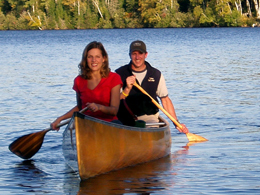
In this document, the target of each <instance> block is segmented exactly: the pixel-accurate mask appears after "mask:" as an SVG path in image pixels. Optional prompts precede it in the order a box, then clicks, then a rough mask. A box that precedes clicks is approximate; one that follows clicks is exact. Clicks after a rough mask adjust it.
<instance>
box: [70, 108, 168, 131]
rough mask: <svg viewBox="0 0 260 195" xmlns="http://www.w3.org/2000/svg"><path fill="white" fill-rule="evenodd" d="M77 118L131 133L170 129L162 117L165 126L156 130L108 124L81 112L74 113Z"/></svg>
mask: <svg viewBox="0 0 260 195" xmlns="http://www.w3.org/2000/svg"><path fill="white" fill-rule="evenodd" d="M75 117H79V118H82V119H88V120H91V121H94V122H97V123H101V124H104V125H109V126H111V127H117V128H120V129H124V130H131V131H144V132H154V131H164V130H165V129H167V128H169V126H170V125H169V123H168V121H167V120H165V119H164V118H162V117H161V116H159V117H160V119H161V120H162V121H163V122H164V123H165V126H162V127H155V128H153V127H144V128H140V127H134V126H126V125H123V124H118V123H112V122H107V121H104V120H101V119H98V118H94V117H91V116H88V115H84V114H82V113H79V112H75V113H74V115H73V118H75Z"/></svg>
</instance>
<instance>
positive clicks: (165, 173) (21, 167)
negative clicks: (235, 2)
mask: <svg viewBox="0 0 260 195" xmlns="http://www.w3.org/2000/svg"><path fill="white" fill-rule="evenodd" d="M136 39H141V40H143V41H145V42H146V44H147V48H148V52H149V55H148V58H147V60H148V61H149V62H150V63H151V64H152V65H153V66H155V67H157V68H159V69H160V70H161V71H162V73H163V74H164V76H165V78H166V82H167V86H168V88H169V94H170V97H171V99H172V101H173V103H174V105H175V109H176V112H177V115H178V118H179V120H180V121H181V122H182V123H185V124H186V126H187V127H188V128H189V130H190V131H191V132H192V133H196V134H199V135H201V136H203V137H206V138H207V139H209V141H208V142H204V143H197V144H190V143H188V140H187V138H186V136H185V135H183V134H179V133H178V131H177V130H176V129H174V126H173V125H171V130H172V131H171V132H172V141H173V143H172V151H171V155H169V156H167V157H165V158H162V159H159V160H156V161H153V162H149V163H145V164H141V165H138V166H134V167H128V168H125V169H122V170H118V171H114V172H110V173H108V174H104V175H100V176H97V177H95V178H91V179H88V180H86V181H80V180H79V179H78V176H77V175H75V174H74V173H73V172H72V170H71V169H70V168H69V167H68V166H67V165H66V164H65V162H64V159H63V155H62V149H61V146H62V131H63V130H64V129H63V128H62V129H61V130H60V131H59V132H49V133H48V134H46V136H45V140H44V143H43V145H42V148H41V149H40V151H39V152H38V153H37V154H36V155H35V156H34V157H33V158H32V160H29V161H24V160H22V159H20V158H19V157H17V156H15V155H14V154H12V153H11V152H10V151H9V150H8V146H9V144H10V143H11V142H12V141H13V140H14V139H15V138H18V137H20V136H22V135H25V134H27V133H32V132H35V131H39V130H42V129H45V128H47V127H49V123H50V122H51V121H53V120H54V119H55V118H56V117H57V116H59V115H61V114H63V113H64V112H66V111H67V110H68V109H70V108H71V107H72V106H74V105H75V92H74V91H73V90H72V89H71V87H72V84H73V79H74V78H75V77H76V75H77V74H78V68H77V65H78V63H79V61H80V59H81V54H82V51H83V49H84V47H85V46H86V44H87V43H89V42H90V41H93V40H98V41H101V42H102V43H103V44H104V46H105V48H106V49H107V52H108V54H109V58H110V59H109V60H110V66H111V69H112V70H113V71H114V70H115V69H116V68H117V67H119V66H121V65H124V64H126V63H128V61H129V56H128V49H129V44H130V42H131V41H133V40H136ZM259 46H260V28H208V29H206V28H200V29H120V30H119V29H118V30H74V31H73V30H68V31H0V55H1V56H0V67H1V76H0V94H1V95H0V108H1V109H0V121H1V122H0V124H1V125H0V130H1V137H0V140H1V141H0V152H1V155H0V161H1V165H0V174H1V176H0V193H1V194H259V193H260V166H259V157H260V124H259V123H260V122H259V121H260V114H259V113H260V112H259V111H260V103H259V102H260V101H259V100H260V82H259V81H260V60H259ZM86 144H87V143H86ZM100 160H102V157H100Z"/></svg>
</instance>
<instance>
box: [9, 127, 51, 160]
mask: <svg viewBox="0 0 260 195" xmlns="http://www.w3.org/2000/svg"><path fill="white" fill-rule="evenodd" d="M48 131H49V130H42V131H39V132H36V133H31V134H28V135H24V136H22V137H20V138H18V139H16V140H15V141H13V142H12V143H11V144H10V145H9V150H10V151H11V152H13V153H14V154H16V155H17V156H19V157H21V158H23V159H29V158H31V157H32V156H33V155H34V154H36V153H37V152H38V151H39V150H40V148H41V146H42V143H43V139H44V136H45V134H46V133H47V132H48Z"/></svg>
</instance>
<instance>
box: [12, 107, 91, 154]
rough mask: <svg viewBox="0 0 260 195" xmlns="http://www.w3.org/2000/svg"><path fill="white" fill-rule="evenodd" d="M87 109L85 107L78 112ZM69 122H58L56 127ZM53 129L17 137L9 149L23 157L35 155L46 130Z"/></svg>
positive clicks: (47, 130) (46, 130)
mask: <svg viewBox="0 0 260 195" xmlns="http://www.w3.org/2000/svg"><path fill="white" fill-rule="evenodd" d="M85 110H87V107H86V108H84V109H82V110H81V111H80V112H84V111H85ZM69 122H70V119H67V120H66V121H64V122H62V123H60V124H58V125H57V127H61V126H64V125H66V124H68V123H69ZM50 130H53V129H52V128H51V127H49V128H47V129H44V130H42V131H39V132H35V133H30V134H27V135H24V136H22V137H19V138H17V139H16V140H15V141H13V142H12V143H11V144H10V145H9V150H10V151H11V152H13V153H14V154H16V155H17V156H19V157H21V158H23V159H29V158H31V157H32V156H33V155H35V154H36V153H37V152H38V151H39V150H40V148H41V146H42V143H43V139H44V136H45V134H46V133H47V132H49V131H50Z"/></svg>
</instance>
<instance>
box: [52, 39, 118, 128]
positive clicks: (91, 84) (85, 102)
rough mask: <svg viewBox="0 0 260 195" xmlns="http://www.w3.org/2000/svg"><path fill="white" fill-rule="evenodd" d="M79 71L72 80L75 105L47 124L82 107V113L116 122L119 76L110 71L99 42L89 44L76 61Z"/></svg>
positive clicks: (57, 120)
mask: <svg viewBox="0 0 260 195" xmlns="http://www.w3.org/2000/svg"><path fill="white" fill-rule="evenodd" d="M79 71H80V74H79V75H78V76H77V77H76V78H75V79H74V85H73V89H74V90H75V91H76V97H77V105H76V106H75V107H73V108H72V109H71V110H70V111H68V112H67V113H65V114H64V115H62V116H60V117H58V118H57V119H56V120H55V121H53V122H52V123H51V127H52V128H53V129H56V130H58V129H59V128H57V125H58V124H59V123H60V122H61V121H62V120H65V119H68V118H71V117H72V115H73V113H74V112H77V111H79V110H81V109H83V108H85V107H87V108H88V109H87V110H86V111H85V112H84V114H86V115H89V116H92V117H95V118H99V119H101V120H105V121H118V119H117V116H116V115H117V112H118V108H119V103H120V88H121V87H122V81H121V77H120V76H119V75H118V74H117V73H114V72H111V71H110V68H109V63H108V55H107V52H106V50H105V48H104V46H103V45H102V43H100V42H96V41H94V42H91V43H89V44H88V45H87V46H86V48H85V49H84V51H83V55H82V60H81V62H80V64H79Z"/></svg>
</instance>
